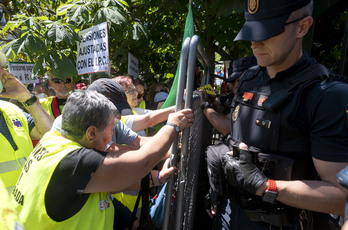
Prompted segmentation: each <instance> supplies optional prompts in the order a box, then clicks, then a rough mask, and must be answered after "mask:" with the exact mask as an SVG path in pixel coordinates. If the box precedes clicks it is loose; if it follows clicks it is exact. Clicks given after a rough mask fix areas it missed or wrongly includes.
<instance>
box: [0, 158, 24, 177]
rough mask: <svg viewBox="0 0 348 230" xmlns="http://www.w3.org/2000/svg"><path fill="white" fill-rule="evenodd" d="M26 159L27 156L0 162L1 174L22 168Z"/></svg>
mask: <svg viewBox="0 0 348 230" xmlns="http://www.w3.org/2000/svg"><path fill="white" fill-rule="evenodd" d="M26 160H27V158H26V157H23V158H19V159H17V160H13V161H6V162H0V174H2V173H7V172H11V171H14V170H18V169H20V170H22V168H23V165H24V164H25V161H26ZM18 163H19V164H18Z"/></svg>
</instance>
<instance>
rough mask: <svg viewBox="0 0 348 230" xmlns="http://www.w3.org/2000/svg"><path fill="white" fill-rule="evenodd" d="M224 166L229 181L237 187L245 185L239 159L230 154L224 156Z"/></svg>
mask: <svg viewBox="0 0 348 230" xmlns="http://www.w3.org/2000/svg"><path fill="white" fill-rule="evenodd" d="M222 166H223V168H224V172H225V176H226V179H227V182H228V183H229V184H231V185H233V186H235V187H241V188H244V187H245V183H244V177H243V174H242V171H241V170H240V165H239V161H238V160H237V159H236V158H234V157H233V156H232V155H230V154H225V155H224V156H223V163H222Z"/></svg>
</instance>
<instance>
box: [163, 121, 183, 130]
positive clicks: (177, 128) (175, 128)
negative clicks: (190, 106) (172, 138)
mask: <svg viewBox="0 0 348 230" xmlns="http://www.w3.org/2000/svg"><path fill="white" fill-rule="evenodd" d="M166 125H170V126H173V127H174V130H175V132H176V133H179V132H180V129H179V126H177V125H176V124H173V123H172V122H169V121H168V122H167V124H166Z"/></svg>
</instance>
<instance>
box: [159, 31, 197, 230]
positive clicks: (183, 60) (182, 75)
mask: <svg viewBox="0 0 348 230" xmlns="http://www.w3.org/2000/svg"><path fill="white" fill-rule="evenodd" d="M190 41H191V38H190V37H188V38H186V39H185V41H184V44H183V47H182V51H181V56H180V69H179V79H178V88H177V94H176V105H175V111H178V110H180V109H182V101H183V95H184V87H185V82H186V71H187V58H188V53H189V49H190ZM178 142H179V139H178V137H176V138H175V140H174V143H173V145H172V148H171V155H170V159H171V162H170V163H171V165H175V166H176V165H177V164H178V156H177V154H178ZM167 183H168V184H167V189H166V200H165V212H164V219H163V225H162V229H163V230H167V229H169V221H170V213H171V200H172V193H173V185H174V174H171V175H170V177H169V180H168V182H167Z"/></svg>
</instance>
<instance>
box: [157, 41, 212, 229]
mask: <svg viewBox="0 0 348 230" xmlns="http://www.w3.org/2000/svg"><path fill="white" fill-rule="evenodd" d="M197 59H198V61H199V62H200V63H201V65H202V66H203V68H204V76H203V79H202V83H201V85H204V84H207V83H208V82H209V76H210V71H211V67H210V66H209V62H208V58H207V55H206V53H205V51H204V48H203V45H202V43H201V40H200V38H199V37H198V36H197V35H194V36H193V37H192V38H186V40H185V41H184V45H183V49H182V53H181V58H180V69H179V81H178V89H177V97H176V110H179V109H181V108H182V105H183V95H184V88H185V89H186V95H185V108H191V109H192V110H193V111H194V114H195V123H194V125H193V126H192V127H191V128H190V129H185V130H183V132H182V137H181V144H182V147H181V155H180V157H178V156H177V152H178V146H177V145H178V143H179V137H178V138H176V140H175V141H174V144H173V146H172V153H171V165H178V164H179V171H178V175H177V176H175V175H174V174H172V175H171V177H170V179H169V180H168V182H167V183H168V184H167V190H166V194H172V193H175V194H176V198H175V200H174V202H172V196H168V195H167V196H166V202H165V214H164V221H163V226H162V229H164V230H166V229H177V230H181V229H192V227H193V223H194V219H195V210H196V204H197V198H198V197H201V196H199V195H200V194H197V189H198V184H199V181H200V179H201V176H202V175H203V174H204V173H206V171H205V167H201V165H202V162H205V148H206V147H207V146H208V145H209V144H210V143H211V138H212V134H213V132H212V130H213V128H212V126H211V124H210V123H209V122H208V121H207V119H206V118H205V116H204V114H203V113H202V111H201V108H200V102H199V101H200V100H199V97H198V96H196V97H194V96H193V95H192V92H193V90H194V81H195V66H196V60H197ZM185 83H186V87H185Z"/></svg>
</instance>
